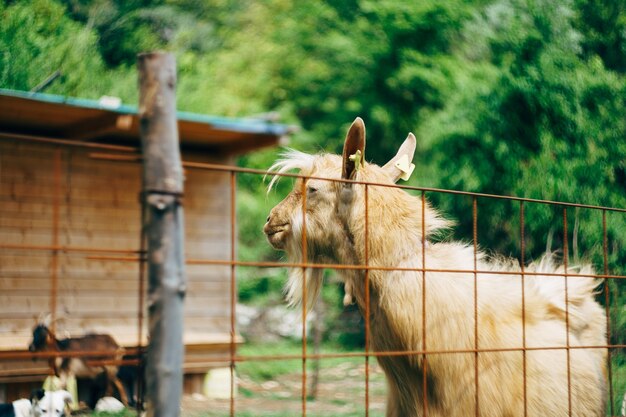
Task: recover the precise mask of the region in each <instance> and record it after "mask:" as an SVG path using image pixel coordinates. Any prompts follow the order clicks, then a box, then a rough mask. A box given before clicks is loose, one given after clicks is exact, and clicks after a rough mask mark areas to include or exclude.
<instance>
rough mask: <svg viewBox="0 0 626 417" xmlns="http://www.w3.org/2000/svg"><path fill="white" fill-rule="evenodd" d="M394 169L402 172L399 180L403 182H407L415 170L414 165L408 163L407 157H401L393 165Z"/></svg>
mask: <svg viewBox="0 0 626 417" xmlns="http://www.w3.org/2000/svg"><path fill="white" fill-rule="evenodd" d="M395 166H396V168H398V169H399V170H400V171H402V175H401V176H400V178H401V179H402V180H403V181H408V180H409V178H411V174H412V173H413V170H414V169H415V164H412V163H410V162H409V157H408V156H407V155H402V156H401V157H400V159H399V160H398V161H397V162H396V163H395Z"/></svg>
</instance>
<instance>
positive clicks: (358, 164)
mask: <svg viewBox="0 0 626 417" xmlns="http://www.w3.org/2000/svg"><path fill="white" fill-rule="evenodd" d="M361 157H362V155H361V151H360V150H357V151H356V153H354V154H352V155H350V156H349V157H348V159H349V160H351V161H353V162H354V171H358V170H359V168H361Z"/></svg>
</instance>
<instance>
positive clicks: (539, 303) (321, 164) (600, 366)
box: [264, 118, 607, 417]
mask: <svg viewBox="0 0 626 417" xmlns="http://www.w3.org/2000/svg"><path fill="white" fill-rule="evenodd" d="M415 146H416V143H415V137H414V136H413V135H412V134H409V136H408V138H407V139H406V141H405V142H404V144H403V145H402V146H401V147H400V149H399V151H398V154H397V155H396V156H395V157H394V158H393V159H392V160H391V161H389V162H388V163H387V164H386V165H384V166H382V167H379V166H377V165H374V164H370V163H366V162H365V161H364V159H363V157H364V151H365V125H364V124H363V121H362V120H361V119H358V118H357V120H355V122H354V123H353V124H352V126H351V127H350V129H349V131H348V135H347V137H346V141H345V144H344V151H343V156H337V155H329V154H321V155H308V154H304V153H301V152H297V151H290V152H288V153H287V154H286V155H285V158H284V159H281V160H279V161H278V162H277V163H276V164H274V166H273V167H272V168H271V169H270V170H271V171H273V172H276V173H284V172H287V171H289V170H293V169H297V170H299V171H300V174H301V175H302V176H303V178H299V179H298V180H297V181H296V182H295V186H294V189H293V191H292V192H291V193H290V194H289V195H288V196H287V197H286V198H285V199H284V200H283V201H282V202H281V203H279V204H278V205H277V206H276V207H274V208H273V209H272V210H271V212H270V215H269V217H268V221H267V223H266V224H265V227H264V232H265V234H266V235H267V239H268V240H269V242H270V244H271V245H272V246H273V247H275V248H276V249H281V250H285V251H286V252H287V255H288V258H289V260H290V262H293V263H301V262H308V263H326V264H328V263H338V264H344V265H365V264H367V265H369V267H370V269H369V272H368V276H367V279H368V282H369V297H370V298H369V299H370V305H369V308H367V307H366V287H365V283H366V273H365V271H364V270H355V269H349V268H347V269H341V270H340V271H339V272H340V274H341V276H342V278H343V280H344V282H345V284H346V289H347V291H348V294H347V297H346V299H345V302H346V303H349V302H351V301H352V299H353V298H354V300H355V301H356V303H357V304H358V306H359V309H360V310H361V312H362V313H365V312H366V311H369V313H370V317H369V319H370V325H371V347H372V348H373V350H375V351H376V352H398V351H413V352H420V351H426V352H428V351H434V352H437V353H430V354H426V355H422V354H408V353H407V354H405V355H397V354H393V355H377V358H378V361H379V363H380V365H381V367H382V368H383V370H384V371H385V374H386V377H387V382H388V388H389V389H388V401H387V416H388V417H400V416H402V417H409V416H422V415H423V413H424V409H427V414H428V415H429V416H434V417H454V416H468V415H480V416H482V417H513V416H522V415H524V411H525V409H526V411H527V415H528V416H536V417H539V416H541V417H543V416H550V417H561V416H563V417H564V416H567V415H572V416H578V417H590V416H595V417H600V416H603V415H604V407H605V397H606V355H607V351H606V348H601V347H598V348H579V349H577V348H576V347H584V346H605V345H606V317H605V315H604V312H603V310H602V308H601V307H600V306H599V305H598V304H597V303H596V302H595V300H594V295H593V292H594V289H595V287H596V286H597V285H598V281H597V280H596V279H591V278H587V277H573V276H569V277H567V278H564V276H566V275H570V274H580V275H586V276H588V275H592V274H593V270H592V268H591V267H590V266H582V267H580V268H572V267H570V268H568V269H567V271H566V270H565V268H564V267H563V266H557V265H555V264H554V260H553V257H552V256H550V255H547V256H545V257H544V258H543V259H541V260H540V261H538V262H536V263H533V264H530V265H528V266H526V267H525V268H524V271H525V272H529V273H531V274H529V275H524V276H523V275H522V274H521V269H520V266H519V264H518V263H517V261H515V260H511V259H505V258H503V257H491V258H488V257H487V256H486V255H484V254H483V253H482V252H480V251H478V253H475V252H474V248H473V246H471V245H467V244H463V243H460V242H442V243H435V242H429V236H431V235H432V234H433V233H436V232H437V231H440V230H442V229H445V228H447V227H449V226H450V224H451V223H450V222H448V221H447V220H445V219H443V218H442V216H441V215H440V214H439V213H437V211H436V210H435V209H434V208H432V207H431V205H430V204H429V203H428V202H426V201H423V200H422V199H421V198H420V197H414V196H411V195H410V194H409V193H407V192H406V191H404V190H402V189H399V188H396V187H390V186H382V185H371V184H372V183H375V184H385V185H392V184H394V183H395V182H397V181H398V180H399V178H400V177H402V176H403V175H404V174H406V172H407V171H409V170H410V165H409V164H410V161H411V160H412V159H413V154H414V151H415ZM311 177H315V178H311ZM277 178H278V177H277V176H275V177H274V178H273V179H272V182H271V183H270V189H271V187H272V185H273V184H274V182H275V181H276V179H277ZM320 178H328V179H335V180H340V179H343V180H356V181H362V182H368V183H370V185H369V186H367V192H366V188H365V186H364V185H362V184H354V183H349V182H340V181H328V180H323V179H320ZM366 196H367V201H366ZM366 204H367V220H366V215H365V213H366V209H365V207H366ZM303 210H304V211H305V213H306V217H305V218H304V219H303V217H304V216H303ZM366 221H367V226H366ZM303 229H306V243H307V249H306V258H304V255H303V252H304V251H303V248H302V236H303ZM366 239H367V256H366V244H365V242H366ZM389 268H398V270H390V269H389ZM420 269H427V270H428V271H427V272H423V271H421V270H420ZM475 269H476V270H478V271H485V272H478V273H477V274H476V275H474V273H473V272H472V271H474V270H475ZM444 271H457V272H444ZM459 271H467V272H459ZM490 271H491V272H496V274H490V273H489V272H490ZM322 272H323V271H322V269H321V268H307V269H306V271H303V269H302V268H293V269H292V271H291V273H290V277H289V282H288V284H287V289H286V291H287V298H288V300H289V301H290V303H291V304H296V303H300V302H305V303H306V306H307V307H308V308H311V307H312V305H313V303H314V302H315V300H316V297H317V295H318V294H319V291H320V287H321V285H322ZM541 274H546V275H541ZM555 274H558V275H561V276H560V277H559V276H554V275H555ZM303 282H306V297H303ZM566 282H567V284H566ZM522 289H523V290H524V292H523V293H524V295H525V297H524V298H522V297H523V296H522ZM424 303H425V305H424ZM475 318H476V319H477V321H476V319H475ZM475 330H476V332H475ZM570 347H574V349H570ZM524 348H529V350H525V349H524ZM474 349H477V350H478V352H477V353H475V352H474V351H473V350H474ZM455 352H456V353H455ZM424 383H426V386H424ZM424 393H425V395H426V398H424ZM570 408H571V410H570Z"/></svg>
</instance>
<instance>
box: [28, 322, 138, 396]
mask: <svg viewBox="0 0 626 417" xmlns="http://www.w3.org/2000/svg"><path fill="white" fill-rule="evenodd" d="M49 326H50V319H49V317H47V318H46V319H45V320H43V321H42V322H40V323H38V324H37V325H36V326H35V327H34V329H33V341H32V343H31V344H30V345H29V347H28V350H29V351H31V352H59V353H77V354H80V353H81V352H102V353H101V354H97V355H89V356H78V355H77V357H71V356H69V357H67V356H64V357H61V358H51V359H50V365H51V366H52V368H53V369H54V374H55V375H56V376H57V377H59V379H60V380H61V382H60V383H61V387H60V388H61V389H66V387H67V379H68V377H70V376H74V377H76V378H86V379H92V380H95V379H96V378H98V377H100V376H101V375H104V376H105V377H106V384H107V391H109V392H110V388H111V385H113V386H114V387H115V388H116V389H117V391H118V392H119V396H120V400H121V401H122V403H124V405H125V406H126V405H128V397H127V396H126V391H125V389H124V386H123V385H122V383H121V381H120V380H119V379H118V377H117V371H118V367H117V366H116V365H107V364H102V363H101V362H103V361H110V360H118V359H121V358H122V355H123V353H124V349H123V348H122V347H120V346H119V345H118V344H117V342H116V341H115V339H113V337H111V336H110V335H108V334H86V335H84V336H81V337H70V338H66V339H57V338H56V336H55V335H54V333H53V332H52V330H50V328H49Z"/></svg>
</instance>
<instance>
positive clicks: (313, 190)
mask: <svg viewBox="0 0 626 417" xmlns="http://www.w3.org/2000/svg"><path fill="white" fill-rule="evenodd" d="M306 191H307V192H308V193H309V194H313V193H316V192H317V188H315V187H311V186H310V185H309V186H307V187H306Z"/></svg>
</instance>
